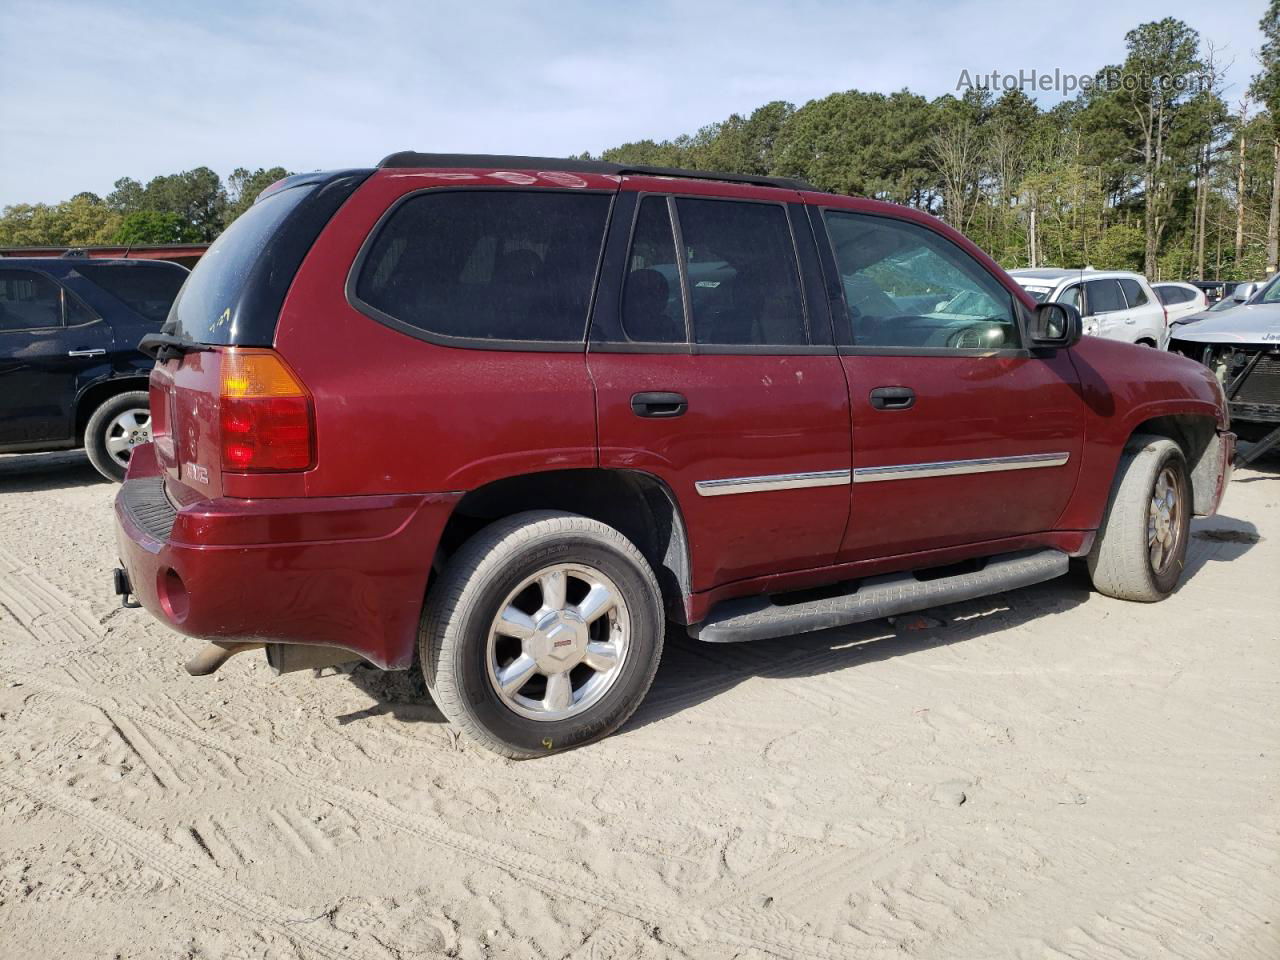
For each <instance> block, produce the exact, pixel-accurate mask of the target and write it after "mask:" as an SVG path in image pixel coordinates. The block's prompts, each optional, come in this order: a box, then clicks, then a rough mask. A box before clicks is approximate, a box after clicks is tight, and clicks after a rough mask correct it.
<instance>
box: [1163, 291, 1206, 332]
mask: <svg viewBox="0 0 1280 960" xmlns="http://www.w3.org/2000/svg"><path fill="white" fill-rule="evenodd" d="M1151 289H1152V290H1154V291H1155V292H1156V296H1157V297H1159V299H1160V302H1161V303H1163V304H1164V312H1165V313H1166V314H1167V315H1168V317H1169V322H1170V323H1173V322H1175V321H1177V320H1181V319H1182V318H1183V317H1189V316H1191V315H1192V314H1194V313H1200V312H1201V311H1202V310H1208V309H1209V298H1208V297H1206V296H1205V295H1204V291H1203V290H1201V289H1200V288H1199V287H1196V286H1192V285H1191V284H1189V283H1155V284H1152V285H1151Z"/></svg>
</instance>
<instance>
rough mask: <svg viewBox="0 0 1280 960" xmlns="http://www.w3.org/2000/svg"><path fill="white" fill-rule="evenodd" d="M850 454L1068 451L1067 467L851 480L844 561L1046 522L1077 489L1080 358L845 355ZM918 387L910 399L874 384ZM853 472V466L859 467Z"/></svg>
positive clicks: (891, 459) (876, 460)
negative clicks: (897, 402) (893, 403)
mask: <svg viewBox="0 0 1280 960" xmlns="http://www.w3.org/2000/svg"><path fill="white" fill-rule="evenodd" d="M841 359H842V360H843V361H844V368H845V372H846V373H847V375H848V378H849V391H850V395H851V402H852V409H853V465H854V468H855V470H856V469H857V468H860V467H879V466H893V465H900V464H911V463H935V462H939V461H946V460H973V459H979V458H983V457H1010V456H1019V455H1022V454H1037V453H1066V454H1068V455H1069V457H1070V459H1068V461H1067V463H1066V464H1065V465H1063V466H1060V467H1044V468H1039V469H1035V470H1009V471H1003V472H994V473H975V474H967V475H961V476H950V477H925V478H913V479H906V480H891V481H885V482H880V483H855V484H854V485H853V487H852V489H851V496H852V500H853V504H852V512H851V514H850V516H849V529H848V532H847V533H846V534H845V538H844V543H843V544H842V546H841V549H840V556H839V559H840V561H841V562H849V561H854V560H868V559H872V558H874V557H880V556H884V552H885V548H886V545H892V548H893V549H894V551H895V552H914V551H917V550H932V549H937V548H940V547H948V546H954V545H956V544H961V543H975V542H979V541H983V540H996V539H999V538H1001V537H1012V536H1018V535H1021V534H1027V533H1036V532H1038V531H1042V530H1051V529H1053V526H1054V521H1055V520H1057V518H1058V516H1059V514H1061V513H1062V509H1063V507H1065V506H1066V504H1067V501H1068V500H1069V499H1070V497H1071V492H1072V490H1073V489H1074V488H1075V484H1076V474H1077V472H1078V470H1079V467H1080V449H1081V434H1082V427H1083V423H1084V415H1083V411H1082V409H1081V404H1080V397H1079V393H1078V390H1077V384H1076V382H1075V379H1076V378H1075V369H1074V368H1073V367H1072V366H1071V361H1070V360H1069V359H1068V357H1067V355H1066V351H1059V352H1058V353H1057V354H1056V355H1054V356H1051V357H1046V358H1039V357H1026V356H1017V357H964V356H933V357H890V356H846V357H842V358H841ZM882 386H906V387H911V388H912V389H913V390H914V391H915V394H916V401H915V404H914V405H913V406H912V407H911V408H910V409H907V410H877V409H875V408H874V407H872V406H871V403H870V402H869V399H868V395H869V394H870V392H871V390H873V389H874V388H876V387H882ZM855 477H856V473H855Z"/></svg>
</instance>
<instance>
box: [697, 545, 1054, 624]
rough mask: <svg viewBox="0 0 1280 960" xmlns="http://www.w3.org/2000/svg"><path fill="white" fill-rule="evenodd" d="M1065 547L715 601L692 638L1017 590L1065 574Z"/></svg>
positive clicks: (853, 618) (851, 618)
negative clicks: (799, 594) (805, 591)
mask: <svg viewBox="0 0 1280 960" xmlns="http://www.w3.org/2000/svg"><path fill="white" fill-rule="evenodd" d="M1067 561H1068V557H1067V555H1066V554H1065V553H1063V552H1062V551H1061V550H1030V551H1024V552H1020V553H1006V554H1002V555H1000V556H998V557H992V558H991V559H990V560H988V561H987V563H986V564H985V565H984V566H983V567H982V569H981V570H974V571H970V572H968V573H958V574H955V575H954V576H949V577H938V578H936V579H933V580H917V579H916V578H915V576H914V575H913V574H911V573H895V574H892V575H890V576H887V577H873V578H870V579H867V580H863V581H860V582H859V583H858V585H857V586H856V587H855V588H854V590H853V592H851V593H847V594H845V595H844V596H839V597H828V598H825V599H822V600H809V601H805V602H802V603H795V604H786V605H783V606H779V605H778V604H775V603H774V602H773V601H772V600H770V599H769V598H768V597H743V598H741V599H737V600H726V601H725V602H724V603H719V604H716V606H715V607H714V608H713V609H712V610H711V614H710V616H708V617H707V619H706V620H704V621H703V622H702V623H700V624H694V625H693V626H690V627H689V634H690V636H693V637H696V638H697V639H699V640H706V641H708V642H710V643H733V642H736V641H740V640H764V639H767V638H769V637H789V636H793V635H795V634H797V633H809V632H810V631H812V630H826V629H828V628H829V627H842V626H845V625H846V624H850V623H861V622H863V621H865V620H879V619H881V618H883V617H892V616H896V615H897V614H900V613H909V612H910V611H912V610H922V609H924V608H925V607H937V606H941V605H943V604H947V603H957V602H959V601H961V600H972V599H973V598H975V597H982V596H986V595H987V594H991V593H1000V592H1001V591H1003V590H1015V589H1017V588H1018V587H1027V586H1030V585H1031V584H1033V583H1042V582H1044V581H1045V580H1052V579H1053V578H1054V577H1060V576H1062V575H1063V574H1064V573H1066V572H1067Z"/></svg>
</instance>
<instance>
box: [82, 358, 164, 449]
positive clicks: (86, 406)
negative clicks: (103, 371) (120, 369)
mask: <svg viewBox="0 0 1280 960" xmlns="http://www.w3.org/2000/svg"><path fill="white" fill-rule="evenodd" d="M148 383H149V377H148V374H145V373H142V374H139V375H137V376H133V375H129V376H123V377H108V378H107V379H106V380H98V381H97V382H95V383H91V384H89V386H87V387H85V388H84V389H83V390H82V391H80V395H79V396H77V397H76V407H75V411H76V422H75V440H76V443H77V444H79V445H81V446H83V445H84V431H85V428H86V427H88V426H89V418H90V417H92V416H93V412H94V411H95V410H97V409H98V407H100V406H102V405H103V404H104V403H106V402H107V401H108V400H110V399H111V398H112V397H115V396H118V395H120V394H122V393H128V392H129V391H131V390H142V391H145V390H146V389H147V386H148Z"/></svg>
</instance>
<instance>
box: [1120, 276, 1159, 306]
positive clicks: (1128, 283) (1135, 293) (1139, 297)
mask: <svg viewBox="0 0 1280 960" xmlns="http://www.w3.org/2000/svg"><path fill="white" fill-rule="evenodd" d="M1120 289H1121V290H1123V291H1124V298H1125V301H1126V302H1127V303H1128V304H1129V306H1131V307H1141V306H1143V305H1145V304H1148V303H1150V302H1151V298H1150V297H1148V296H1147V291H1145V290H1143V289H1142V284H1140V283H1139V282H1138V281H1137V280H1131V279H1129V278H1128V277H1124V278H1122V279H1121V280H1120Z"/></svg>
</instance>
